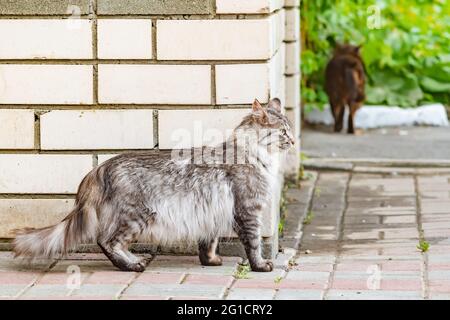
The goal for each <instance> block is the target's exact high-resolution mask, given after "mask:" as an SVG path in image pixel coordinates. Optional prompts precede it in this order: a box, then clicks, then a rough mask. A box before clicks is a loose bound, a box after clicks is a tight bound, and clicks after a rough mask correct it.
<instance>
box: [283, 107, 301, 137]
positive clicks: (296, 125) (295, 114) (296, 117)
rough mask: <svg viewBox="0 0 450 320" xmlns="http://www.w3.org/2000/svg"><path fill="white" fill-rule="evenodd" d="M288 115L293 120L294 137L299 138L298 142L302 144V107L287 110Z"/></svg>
mask: <svg viewBox="0 0 450 320" xmlns="http://www.w3.org/2000/svg"><path fill="white" fill-rule="evenodd" d="M286 117H287V118H288V119H289V121H290V122H291V131H292V133H293V135H294V137H295V138H296V139H297V141H296V143H297V144H298V145H300V123H301V119H300V117H301V111H300V108H296V109H292V110H286Z"/></svg>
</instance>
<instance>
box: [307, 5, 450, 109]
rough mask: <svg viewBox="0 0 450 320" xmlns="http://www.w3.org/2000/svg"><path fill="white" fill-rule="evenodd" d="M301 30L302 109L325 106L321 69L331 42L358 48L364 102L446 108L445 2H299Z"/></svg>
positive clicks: (449, 38) (449, 62) (448, 49)
mask: <svg viewBox="0 0 450 320" xmlns="http://www.w3.org/2000/svg"><path fill="white" fill-rule="evenodd" d="M378 9H379V12H380V15H379V17H380V19H379V22H380V24H379V25H378V27H379V28H373V27H377V25H376V23H377V22H378V21H377V16H376V13H377V12H376V11H377V10H378ZM301 28H302V30H301V31H302V55H301V70H302V84H301V86H302V88H301V92H302V101H303V104H304V105H305V106H306V109H305V111H307V110H308V109H309V108H311V107H313V108H314V107H319V108H321V107H322V106H323V105H324V104H326V103H327V102H328V100H327V96H326V94H325V92H324V89H323V84H324V70H325V66H326V63H327V62H328V60H329V59H330V57H331V54H332V51H333V48H334V46H335V44H336V43H351V44H356V45H362V50H361V51H362V57H363V60H364V63H365V66H366V70H367V75H368V81H367V86H366V95H367V99H366V104H387V105H396V106H401V107H413V106H417V105H421V104H425V103H427V102H442V103H444V104H445V105H449V104H450V0H415V1H414V0H377V1H367V0H365V1H364V0H302V7H301Z"/></svg>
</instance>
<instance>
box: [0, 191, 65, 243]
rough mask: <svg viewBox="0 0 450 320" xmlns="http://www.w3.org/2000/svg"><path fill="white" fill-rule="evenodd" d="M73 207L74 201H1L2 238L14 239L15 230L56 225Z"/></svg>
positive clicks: (0, 224)
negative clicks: (13, 231) (13, 232)
mask: <svg viewBox="0 0 450 320" xmlns="http://www.w3.org/2000/svg"><path fill="white" fill-rule="evenodd" d="M73 205H74V201H73V200H72V199H0V221H1V223H0V238H8V237H12V236H13V234H12V232H11V231H12V230H14V229H21V228H43V227H47V226H50V225H53V224H56V223H58V222H59V221H61V220H62V219H63V218H64V217H65V216H67V214H68V213H69V212H70V211H71V210H72V208H73Z"/></svg>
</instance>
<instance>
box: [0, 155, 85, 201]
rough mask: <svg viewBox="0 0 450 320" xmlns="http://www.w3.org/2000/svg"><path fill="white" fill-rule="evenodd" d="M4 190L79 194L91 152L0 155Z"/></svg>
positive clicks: (7, 191) (1, 190)
mask: <svg viewBox="0 0 450 320" xmlns="http://www.w3.org/2000/svg"><path fill="white" fill-rule="evenodd" d="M0 168H1V170H0V193H41V194H42V193H43V194H47V193H56V194H63V193H65V194H71V193H76V191H77V188H78V185H79V184H80V182H81V180H82V179H83V177H84V176H85V174H87V173H88V172H89V171H90V170H91V169H92V156H90V155H43V154H39V155H35V154H0Z"/></svg>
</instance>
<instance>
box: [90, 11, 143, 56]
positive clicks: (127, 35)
mask: <svg viewBox="0 0 450 320" xmlns="http://www.w3.org/2000/svg"><path fill="white" fill-rule="evenodd" d="M97 28H98V29H97V32H98V57H99V58H100V59H151V58H152V21H151V20H150V19H100V20H98V27H97Z"/></svg>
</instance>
